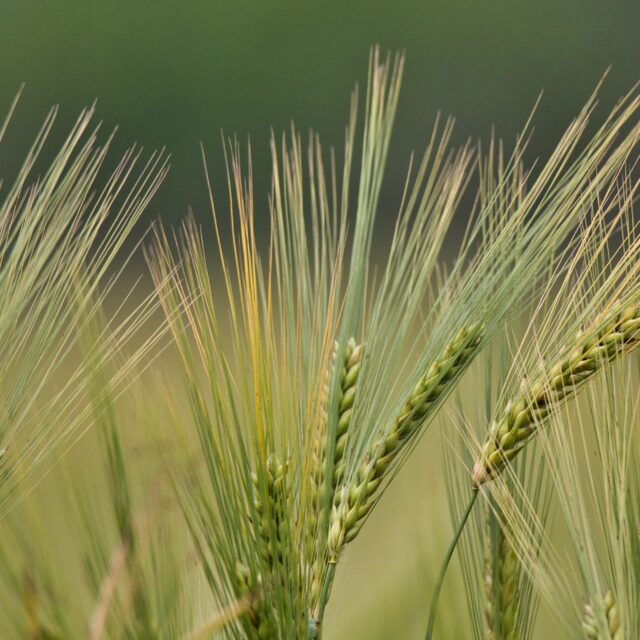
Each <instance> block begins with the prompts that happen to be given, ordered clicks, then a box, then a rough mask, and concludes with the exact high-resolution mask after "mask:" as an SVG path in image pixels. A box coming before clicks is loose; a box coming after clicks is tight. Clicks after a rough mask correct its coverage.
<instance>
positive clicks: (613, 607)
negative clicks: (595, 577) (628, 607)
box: [582, 591, 624, 640]
mask: <svg viewBox="0 0 640 640" xmlns="http://www.w3.org/2000/svg"><path fill="white" fill-rule="evenodd" d="M601 609H602V612H603V613H604V616H605V621H604V628H605V629H606V635H605V634H604V633H602V631H601V630H600V629H601V627H600V625H598V619H597V616H596V613H595V611H594V610H593V607H592V606H591V605H590V604H587V605H585V608H584V620H583V622H582V629H583V631H584V634H585V638H587V640H623V639H624V634H623V632H622V627H621V625H620V614H619V612H618V606H617V604H616V602H615V600H614V599H613V595H612V593H611V591H608V592H607V593H606V595H605V596H604V598H602V602H601Z"/></svg>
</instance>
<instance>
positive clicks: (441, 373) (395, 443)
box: [329, 324, 483, 562]
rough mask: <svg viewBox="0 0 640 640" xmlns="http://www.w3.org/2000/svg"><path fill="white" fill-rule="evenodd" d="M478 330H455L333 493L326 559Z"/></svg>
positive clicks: (475, 341)
mask: <svg viewBox="0 0 640 640" xmlns="http://www.w3.org/2000/svg"><path fill="white" fill-rule="evenodd" d="M482 336H483V326H482V325H479V324H477V325H471V326H469V327H464V328H462V329H461V330H460V331H459V332H458V333H457V334H456V336H455V337H454V338H453V340H451V342H450V343H449V344H448V345H447V346H446V347H445V349H444V351H443V352H442V354H441V355H440V356H439V357H438V358H437V359H436V360H435V361H434V362H433V363H432V364H431V366H430V367H429V369H428V370H427V372H426V373H425V374H424V375H423V376H422V377H421V378H420V379H419V380H418V382H417V384H416V386H415V387H414V389H413V391H412V393H411V395H410V396H409V398H408V400H407V401H406V402H405V404H404V406H403V408H402V410H401V411H400V413H399V415H398V417H397V418H396V419H395V421H394V423H393V425H392V427H391V429H389V431H388V432H386V433H384V434H381V435H380V437H379V438H378V439H376V440H375V441H374V442H373V443H372V445H371V446H370V447H369V449H368V451H367V453H366V454H365V456H364V458H363V460H362V462H361V463H360V465H359V466H358V468H357V470H356V473H355V475H354V477H353V478H352V479H351V481H350V482H349V483H348V484H347V486H346V487H344V488H343V490H342V491H341V492H340V493H338V494H337V495H336V503H335V505H334V509H333V513H332V517H331V523H330V527H329V553H330V559H331V561H333V562H335V561H337V558H338V556H339V554H340V551H341V549H342V547H343V545H344V544H346V543H348V542H351V540H353V539H354V538H355V537H356V536H357V535H358V533H359V531H360V529H361V528H362V525H363V524H364V520H365V518H366V516H367V515H368V513H369V512H370V511H371V509H372V508H373V506H374V504H375V503H376V501H377V499H378V497H379V489H380V485H381V484H382V481H383V479H384V476H385V474H386V473H387V471H388V470H389V469H390V467H391V465H392V463H393V462H394V460H395V459H396V458H397V456H398V454H399V453H400V451H401V450H402V448H403V446H404V445H405V444H407V443H408V442H409V441H410V440H411V439H412V437H413V436H415V435H416V434H417V433H418V432H419V430H420V427H421V426H422V425H423V424H424V423H425V421H426V420H427V419H428V418H429V417H430V416H431V414H432V412H433V409H434V408H435V407H436V405H437V403H438V401H439V400H441V399H442V397H443V396H444V395H445V394H446V393H447V392H448V391H449V388H450V385H451V383H452V382H453V381H454V380H455V379H456V378H457V375H458V374H459V373H460V372H461V371H462V370H463V369H464V367H466V366H467V365H468V364H469V362H470V361H471V360H472V359H473V357H474V356H475V354H476V353H477V350H478V347H479V345H480V342H481V340H482Z"/></svg>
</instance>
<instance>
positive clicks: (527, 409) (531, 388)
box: [472, 305, 640, 486]
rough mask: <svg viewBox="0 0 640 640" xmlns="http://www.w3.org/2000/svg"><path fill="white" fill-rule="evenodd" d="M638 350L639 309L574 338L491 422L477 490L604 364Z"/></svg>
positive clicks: (479, 464) (630, 309)
mask: <svg viewBox="0 0 640 640" xmlns="http://www.w3.org/2000/svg"><path fill="white" fill-rule="evenodd" d="M639 346H640V306H638V305H632V306H629V307H625V308H622V309H621V308H619V307H618V308H616V309H614V311H613V312H612V313H610V314H608V315H607V316H606V317H605V318H604V320H603V321H602V322H600V323H599V324H598V325H596V327H595V328H594V329H593V330H592V331H590V332H588V333H582V332H580V333H578V334H577V335H576V336H575V338H574V340H573V341H572V342H571V344H569V345H568V346H567V348H566V349H565V351H564V352H563V355H562V356H561V357H560V358H559V359H558V360H557V361H556V362H555V363H554V364H553V366H551V367H549V368H548V370H547V371H545V373H544V375H543V376H542V377H541V378H540V379H538V380H537V381H536V382H535V383H533V384H529V385H527V387H526V388H525V390H524V391H523V392H522V393H521V394H520V395H519V396H517V397H516V398H514V399H513V400H512V401H511V402H509V403H508V404H507V407H506V409H505V410H504V412H503V413H502V415H501V416H500V417H499V418H497V419H496V420H494V421H493V422H492V424H491V426H490V428H489V434H488V436H487V438H486V440H485V443H484V444H483V446H482V449H481V452H480V455H479V457H478V459H477V461H476V463H475V465H474V468H473V472H472V477H473V482H474V484H475V485H476V486H480V485H482V484H484V483H485V482H487V481H489V480H491V479H492V478H494V477H496V476H497V475H499V474H500V473H501V472H502V470H503V469H504V468H505V466H506V465H507V463H508V462H509V461H510V460H512V459H513V458H514V457H515V456H516V455H517V454H518V453H519V452H520V451H521V450H522V449H523V448H524V446H525V445H526V443H527V441H528V440H529V439H530V438H531V437H532V436H533V435H534V434H535V432H536V430H537V429H538V428H539V427H540V426H541V425H542V424H544V423H545V422H546V421H547V419H548V418H549V416H550V415H551V413H552V412H553V411H554V410H555V409H557V408H558V407H559V406H560V405H561V404H562V403H563V402H564V401H566V400H567V399H569V398H571V397H573V396H574V395H575V394H576V392H577V391H578V389H579V388H580V387H581V386H582V385H583V384H584V383H586V382H587V381H588V380H590V379H591V378H592V377H593V376H594V375H595V374H596V373H597V372H598V371H599V370H600V369H602V368H603V367H604V366H605V365H606V364H607V363H610V362H613V361H614V360H615V359H616V358H618V357H619V356H621V355H623V354H626V353H630V352H631V351H633V350H635V349H637V348H638V347H639Z"/></svg>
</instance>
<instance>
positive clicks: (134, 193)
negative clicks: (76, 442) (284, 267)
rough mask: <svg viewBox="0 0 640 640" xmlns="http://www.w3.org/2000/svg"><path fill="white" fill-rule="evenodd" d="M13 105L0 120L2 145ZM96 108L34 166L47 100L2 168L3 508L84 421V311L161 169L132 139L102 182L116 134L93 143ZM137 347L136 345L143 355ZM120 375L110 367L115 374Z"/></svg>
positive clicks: (147, 307)
mask: <svg viewBox="0 0 640 640" xmlns="http://www.w3.org/2000/svg"><path fill="white" fill-rule="evenodd" d="M16 102H17V99H16ZM15 106H16V104H15V103H14V105H13V106H12V107H11V109H10V111H9V116H8V117H7V119H6V120H5V122H4V125H3V126H1V127H0V143H1V142H2V138H3V136H4V134H5V132H6V129H7V126H8V125H9V119H10V116H11V114H12V112H13V110H14V108H15ZM93 115H94V114H93V110H92V109H89V110H86V111H84V112H83V113H82V114H81V115H80V117H79V118H78V120H77V122H76V124H75V125H74V127H73V128H72V130H71V131H70V133H69V135H68V137H67V138H66V140H65V141H64V142H63V143H62V145H61V146H60V149H59V150H58V151H57V152H56V153H55V155H54V157H53V159H52V160H50V164H49V165H48V166H41V163H42V162H43V157H42V156H46V155H47V154H46V153H45V151H44V147H45V145H46V142H47V139H48V137H49V134H50V132H51V130H52V128H53V126H54V121H55V116H56V110H55V109H54V110H52V111H51V112H50V113H49V115H48V116H47V117H46V119H45V121H44V124H43V126H42V129H41V130H40V132H39V133H38V135H37V136H36V138H35V140H34V141H33V144H32V145H31V147H30V149H29V151H28V153H27V155H26V158H25V159H24V161H23V163H22V165H21V166H20V168H19V169H18V172H17V175H16V176H15V177H14V178H13V183H10V182H9V180H8V178H9V177H8V176H5V177H4V178H5V180H4V183H3V187H4V189H3V191H4V193H3V196H2V201H1V203H0V363H1V364H0V398H2V401H1V403H0V512H2V511H4V510H5V509H6V508H7V505H8V503H9V502H10V501H11V498H12V496H13V495H14V492H15V491H16V489H17V488H18V487H19V486H20V485H21V484H22V483H25V482H26V481H27V480H28V479H29V478H31V477H36V476H37V475H38V472H40V473H41V472H42V471H43V470H44V469H45V467H46V465H47V464H48V462H49V461H50V460H51V459H53V458H55V455H60V451H61V450H63V449H64V448H65V447H68V446H69V444H70V443H71V441H72V440H73V438H74V437H75V434H76V433H77V432H78V431H81V430H82V429H83V428H86V426H87V424H88V423H89V407H88V406H87V404H86V402H84V400H83V398H82V395H81V394H80V393H79V392H78V389H79V387H80V385H81V382H82V380H83V377H84V375H85V368H86V367H85V366H84V365H82V364H81V365H78V364H77V363H76V361H75V360H74V359H73V357H72V353H73V350H74V349H75V348H77V341H78V336H79V333H80V331H81V329H82V324H83V317H84V318H85V320H84V322H85V323H86V319H91V318H92V317H93V316H95V314H96V312H97V310H98V308H99V301H100V299H101V298H102V297H103V296H104V295H105V294H106V292H108V290H109V288H111V287H112V286H113V284H114V281H116V279H117V271H114V270H110V269H109V268H110V266H111V265H112V264H113V263H114V259H115V258H116V256H117V254H118V253H119V252H121V250H122V248H123V244H124V242H125V239H126V238H127V236H128V235H129V234H130V232H131V230H132V229H133V227H134V225H135V224H136V222H137V220H138V219H139V218H140V216H141V214H142V212H143V211H144V209H145V207H146V206H147V204H148V202H149V200H150V198H151V196H152V195H153V194H154V192H155V191H156V189H157V188H158V186H159V184H160V182H161V180H162V178H163V175H164V173H165V171H166V159H165V158H164V155H163V154H152V155H151V156H149V158H148V159H144V156H143V155H142V152H141V151H136V150H135V149H132V150H130V151H128V152H127V153H126V154H125V155H124V157H123V158H122V159H121V160H120V162H119V163H118V164H117V165H116V167H115V169H113V170H109V169H107V171H111V173H110V175H109V176H108V178H107V180H106V182H104V181H101V182H100V183H98V182H97V179H98V174H99V172H100V171H104V170H105V163H106V161H107V159H106V156H107V152H108V149H109V145H110V143H111V139H112V137H107V138H106V139H105V141H104V142H103V143H99V141H98V133H99V126H98V125H92V123H91V121H92V119H93ZM45 162H46V160H45ZM154 306H155V303H154V301H153V300H151V299H149V300H146V301H144V302H142V303H141V304H140V305H139V307H138V308H137V309H136V317H135V319H134V320H132V321H131V322H127V323H126V326H122V327H120V329H119V330H117V331H113V332H112V337H111V339H110V340H109V342H110V347H109V349H110V350H111V353H115V352H116V351H117V349H118V348H119V346H122V345H123V344H125V343H126V342H127V341H128V340H129V339H130V338H131V337H132V335H133V334H135V333H136V331H137V330H138V329H139V328H141V327H142V325H143V324H144V323H145V321H146V320H147V319H148V316H149V315H150V313H151V311H152V309H153V307H154ZM115 322H117V320H116V319H114V320H113V321H112V323H111V324H112V325H113V324H114V323H115ZM112 328H115V327H113V326H112ZM153 341H154V338H153V337H148V338H143V339H142V342H153ZM144 351H145V348H144V347H141V350H140V352H139V353H138V355H139V356H142V353H143V352H144ZM132 357H133V356H132ZM122 366H123V367H126V365H125V363H122ZM118 376H119V373H118V372H117V371H116V372H114V374H113V382H114V384H117V380H116V378H118ZM61 380H64V382H62V383H61V382H60V381H61ZM53 381H55V384H56V387H57V388H56V390H55V392H54V393H53V394H52V393H51V392H50V390H49V389H48V385H49V383H50V382H53ZM55 452H57V453H55Z"/></svg>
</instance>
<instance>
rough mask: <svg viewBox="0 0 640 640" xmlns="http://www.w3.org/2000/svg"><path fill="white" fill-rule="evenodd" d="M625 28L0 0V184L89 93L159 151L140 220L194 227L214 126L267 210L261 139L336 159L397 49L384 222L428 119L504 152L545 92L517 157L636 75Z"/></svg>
mask: <svg viewBox="0 0 640 640" xmlns="http://www.w3.org/2000/svg"><path fill="white" fill-rule="evenodd" d="M639 30H640V3H639V2H638V1H637V0H612V1H609V2H604V1H602V0H571V1H563V0H536V1H535V2H533V1H529V2H526V1H524V2H523V1H521V0H517V1H514V0H491V1H489V2H478V1H477V0H431V1H430V2H419V1H417V0H394V1H393V2H380V1H371V0H352V1H349V2H345V1H335V0H331V1H325V2H294V1H291V0H288V1H285V0H281V1H275V2H264V1H261V0H244V1H242V2H238V1H232V0H185V1H182V2H177V1H175V0H109V1H107V0H92V1H91V2H87V1H86V0H57V1H56V2H37V1H34V0H2V2H0V60H1V61H2V74H1V76H0V110H6V108H7V107H8V105H9V103H10V101H11V99H12V98H13V96H14V95H15V93H16V91H17V90H18V88H19V87H20V85H21V84H22V83H26V88H25V91H24V95H23V99H22V101H21V106H20V109H19V110H18V112H17V114H16V116H15V119H14V121H13V124H12V127H11V129H10V131H9V136H10V137H9V138H8V143H7V144H6V145H3V151H2V155H0V162H2V164H3V167H4V171H3V174H4V175H7V173H9V174H10V173H11V171H9V169H10V168H11V166H12V165H13V164H15V163H17V162H18V160H19V159H20V158H22V156H23V153H22V151H23V150H24V149H25V148H26V145H27V144H28V142H29V141H30V140H31V139H32V137H33V135H34V133H35V131H36V129H37V127H38V126H39V124H40V123H41V121H42V119H43V118H44V115H45V113H46V112H47V110H48V109H49V108H50V107H51V105H53V104H58V105H60V108H61V111H60V117H59V120H58V123H59V124H58V126H57V128H56V132H57V133H58V135H59V138H58V140H59V139H61V138H62V136H63V134H64V132H65V130H66V129H67V125H70V124H71V122H72V121H73V119H74V118H75V117H76V115H77V113H78V111H79V109H80V108H82V107H84V106H86V105H89V104H91V103H93V101H94V100H97V103H98V116H99V118H100V119H101V120H103V121H104V123H105V128H106V129H111V128H112V127H115V126H116V125H117V126H118V127H119V130H120V133H119V135H118V138H117V140H116V144H115V146H116V147H117V148H118V149H121V150H122V149H124V148H125V147H126V146H127V145H129V144H131V143H132V142H138V143H140V144H141V145H143V146H144V147H145V148H148V149H153V148H159V147H166V148H167V149H168V151H169V152H170V153H171V155H172V158H173V160H172V167H173V168H172V171H171V174H170V176H169V177H168V179H167V181H166V183H165V185H164V187H163V189H162V191H161V195H160V197H159V198H157V199H156V201H155V204H154V206H153V207H152V209H151V210H150V211H149V213H148V216H147V218H146V222H147V223H148V222H149V221H150V220H151V219H153V218H154V217H157V216H162V218H163V219H164V220H165V221H168V222H175V221H178V220H179V219H181V218H182V217H183V216H184V214H185V213H186V211H187V208H188V207H189V206H191V207H193V209H194V211H195V213H196V215H197V216H198V217H199V218H200V219H201V220H203V221H206V220H207V219H208V211H207V204H206V203H207V198H206V190H205V188H204V180H203V171H202V162H201V158H200V152H199V143H200V141H202V142H203V143H204V145H205V148H206V150H207V153H208V155H209V162H210V167H211V170H212V175H213V178H214V186H215V183H217V184H219V185H220V189H222V188H224V161H223V157H222V153H221V144H220V132H221V131H224V132H225V133H226V134H237V135H238V136H239V138H240V140H242V141H245V140H246V139H247V138H250V140H251V144H252V148H253V157H254V170H255V179H256V193H257V205H258V207H264V208H265V209H266V194H267V189H268V186H269V178H270V163H269V157H268V140H269V132H270V129H271V128H273V129H274V130H275V131H276V132H278V131H281V130H283V129H287V128H288V127H289V124H290V122H291V121H294V122H295V124H296V126H297V127H298V128H299V129H300V130H301V131H303V132H306V131H307V130H308V129H309V128H311V127H313V128H314V130H316V131H318V132H319V133H320V134H321V136H322V139H323V141H324V143H325V145H329V144H331V145H335V146H336V147H337V148H338V149H340V148H341V145H342V138H343V128H344V124H345V122H346V118H347V115H348V109H349V95H350V91H351V90H352V88H353V86H354V84H355V83H356V82H358V83H359V84H360V87H361V88H363V85H364V83H365V81H366V71H367V63H368V54H369V49H370V47H371V45H373V44H379V45H380V46H381V48H382V50H383V51H385V50H390V51H396V50H404V51H405V52H406V56H407V67H406V74H405V82H404V86H403V91H402V96H401V104H400V109H399V113H398V119H397V125H396V133H395V138H394V142H393V145H392V149H391V156H390V164H389V172H388V176H387V182H386V184H385V190H384V193H383V201H382V205H383V206H382V214H381V215H382V217H383V218H384V216H385V215H386V216H387V219H389V220H390V219H393V216H394V215H395V212H396V210H397V209H396V207H397V203H398V194H399V192H400V189H401V188H402V183H403V178H404V174H405V171H406V168H407V163H408V158H409V153H410V152H411V151H412V150H421V149H422V148H423V146H424V144H425V142H426V139H427V135H428V134H429V133H430V131H431V128H432V126H433V122H434V118H435V116H436V114H437V113H438V112H439V111H440V112H442V113H443V114H445V115H447V114H452V115H454V116H455V117H456V119H457V127H456V135H455V138H454V140H455V141H457V142H463V141H465V140H466V138H467V137H469V136H470V137H471V138H473V139H475V138H482V139H486V138H487V137H488V136H489V134H490V131H491V128H492V127H493V126H495V128H496V131H497V132H498V134H500V135H501V136H502V137H503V138H504V139H505V140H506V141H507V142H512V141H513V140H514V138H515V136H516V134H517V132H518V131H519V130H520V128H521V127H522V125H523V123H524V122H525V120H526V118H527V116H528V114H529V113H530V111H531V108H532V106H533V105H534V103H535V101H536V98H537V97H538V95H539V94H540V92H541V91H542V90H544V97H543V101H542V104H541V106H540V109H539V111H538V113H537V116H536V120H535V122H536V133H535V137H534V140H533V143H532V145H531V148H530V154H529V155H530V158H531V159H534V158H536V157H538V156H544V155H545V154H546V153H547V152H549V151H550V149H551V148H552V147H553V145H554V144H555V142H556V140H557V138H558V136H559V135H560V133H561V131H562V130H563V129H564V127H565V126H566V125H567V124H568V122H569V120H570V119H571V117H572V116H573V115H574V114H575V113H576V112H577V110H578V109H579V107H580V106H581V105H582V104H583V103H584V101H585V100H586V98H587V97H588V96H589V95H590V94H591V92H592V90H593V88H594V87H595V85H596V84H597V82H598V80H599V79H600V78H601V76H602V75H603V73H604V72H605V70H606V69H607V68H608V67H610V66H611V68H612V69H611V73H610V75H609V77H608V79H607V81H606V84H605V85H604V88H603V90H602V99H603V102H604V103H605V104H606V105H607V106H611V103H612V102H613V101H614V100H615V99H617V98H618V97H620V96H621V95H622V94H623V93H625V92H626V91H628V90H629V89H630V88H631V87H632V86H633V84H634V83H635V82H636V81H637V80H638V77H639V73H638V72H639V70H640V69H639V63H640V38H639V37H638V32H639ZM55 139H56V138H55V136H54V138H52V140H53V141H54V142H55ZM381 224H384V221H382V222H381Z"/></svg>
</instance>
